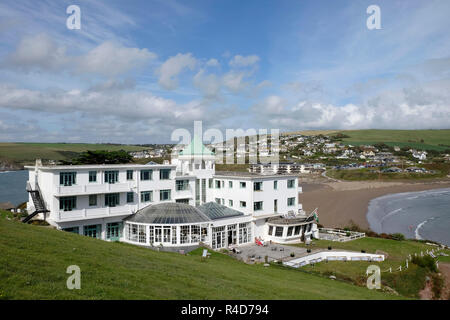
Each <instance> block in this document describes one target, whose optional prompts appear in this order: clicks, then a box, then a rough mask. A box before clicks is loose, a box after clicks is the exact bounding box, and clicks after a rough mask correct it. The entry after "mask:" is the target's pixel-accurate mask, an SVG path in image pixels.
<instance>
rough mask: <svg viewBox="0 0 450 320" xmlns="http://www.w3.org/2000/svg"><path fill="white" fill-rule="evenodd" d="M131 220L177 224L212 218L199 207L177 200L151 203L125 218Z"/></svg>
mask: <svg viewBox="0 0 450 320" xmlns="http://www.w3.org/2000/svg"><path fill="white" fill-rule="evenodd" d="M124 220H125V221H129V222H140V223H152V224H176V223H199V222H208V221H211V219H210V218H209V217H208V216H207V215H205V214H204V213H203V212H202V211H200V210H198V209H197V208H195V207H193V206H191V205H188V204H185V203H176V202H167V203H158V204H154V205H149V206H147V207H145V208H142V209H141V210H139V211H137V212H136V213H135V214H133V215H131V216H130V217H128V218H126V219H124Z"/></svg>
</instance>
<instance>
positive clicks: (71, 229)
mask: <svg viewBox="0 0 450 320" xmlns="http://www.w3.org/2000/svg"><path fill="white" fill-rule="evenodd" d="M79 230H80V229H79V228H78V227H71V228H63V231H66V232H71V233H76V234H79V233H80V232H79Z"/></svg>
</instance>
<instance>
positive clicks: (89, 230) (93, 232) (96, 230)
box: [83, 224, 102, 239]
mask: <svg viewBox="0 0 450 320" xmlns="http://www.w3.org/2000/svg"><path fill="white" fill-rule="evenodd" d="M83 231H84V235H85V236H87V237H91V238H97V239H100V237H101V231H102V225H101V224H94V225H90V226H84V228H83Z"/></svg>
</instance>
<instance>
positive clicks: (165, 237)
mask: <svg viewBox="0 0 450 320" xmlns="http://www.w3.org/2000/svg"><path fill="white" fill-rule="evenodd" d="M163 242H166V243H167V242H168V243H170V242H171V239H170V227H168V226H166V227H164V228H163Z"/></svg>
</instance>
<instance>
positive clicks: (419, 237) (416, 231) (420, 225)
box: [414, 217, 435, 240]
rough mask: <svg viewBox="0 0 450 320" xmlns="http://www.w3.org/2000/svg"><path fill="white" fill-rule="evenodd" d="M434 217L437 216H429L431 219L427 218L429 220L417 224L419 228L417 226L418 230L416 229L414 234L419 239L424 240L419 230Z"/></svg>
mask: <svg viewBox="0 0 450 320" xmlns="http://www.w3.org/2000/svg"><path fill="white" fill-rule="evenodd" d="M434 218H435V217H431V218H429V219H427V220H425V221H422V222H421V223H419V224H418V225H417V228H416V230H415V231H414V235H415V237H416V239H417V240H423V238H422V237H421V236H420V233H419V230H420V229H421V228H422V227H423V226H424V225H425V224H426V223H427V222H429V221H431V220H433V219H434Z"/></svg>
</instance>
